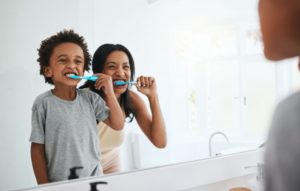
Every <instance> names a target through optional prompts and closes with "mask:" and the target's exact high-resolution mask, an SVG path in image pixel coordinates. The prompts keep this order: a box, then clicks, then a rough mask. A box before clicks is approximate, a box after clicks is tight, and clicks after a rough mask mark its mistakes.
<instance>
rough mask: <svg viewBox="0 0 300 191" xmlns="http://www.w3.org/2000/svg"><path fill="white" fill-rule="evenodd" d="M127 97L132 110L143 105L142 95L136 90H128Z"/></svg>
mask: <svg viewBox="0 0 300 191" xmlns="http://www.w3.org/2000/svg"><path fill="white" fill-rule="evenodd" d="M129 99H130V102H131V104H132V107H133V109H134V110H138V108H141V106H144V105H145V102H144V101H143V99H142V97H141V96H140V95H139V94H138V93H137V92H134V91H132V90H130V91H129Z"/></svg>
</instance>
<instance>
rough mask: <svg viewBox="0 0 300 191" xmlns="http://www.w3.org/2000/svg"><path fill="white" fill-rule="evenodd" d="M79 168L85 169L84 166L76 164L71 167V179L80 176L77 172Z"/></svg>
mask: <svg viewBox="0 0 300 191" xmlns="http://www.w3.org/2000/svg"><path fill="white" fill-rule="evenodd" d="M77 169H83V167H82V166H74V167H72V168H70V175H69V177H68V179H69V180H71V179H76V178H79V176H78V175H77V174H76V170H77Z"/></svg>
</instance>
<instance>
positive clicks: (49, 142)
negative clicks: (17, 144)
mask: <svg viewBox="0 0 300 191" xmlns="http://www.w3.org/2000/svg"><path fill="white" fill-rule="evenodd" d="M108 115H109V109H108V107H107V106H106V105H105V102H104V101H103V99H102V98H101V97H100V96H99V95H97V94H96V93H94V92H92V91H90V90H87V89H85V90H81V89H78V90H77V96H76V98H75V100H73V101H66V100H62V99H60V98H58V97H56V96H55V95H53V94H52V92H51V91H47V92H45V93H43V94H41V95H39V96H38V97H37V98H36V100H35V102H34V104H33V107H32V131H31V136H30V141H31V142H33V143H39V144H45V154H46V163H47V170H48V177H49V181H50V182H54V181H61V180H67V179H68V176H69V174H70V170H69V169H70V168H72V167H75V166H82V167H83V169H80V170H78V171H77V172H78V173H77V174H78V175H79V177H80V178H81V177H87V176H94V175H99V174H101V173H102V167H101V165H100V162H99V161H100V153H99V148H98V147H99V138H98V132H97V122H96V120H99V121H103V120H105V119H106V118H107V117H108Z"/></svg>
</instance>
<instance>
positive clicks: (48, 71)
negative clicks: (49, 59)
mask: <svg viewBox="0 0 300 191" xmlns="http://www.w3.org/2000/svg"><path fill="white" fill-rule="evenodd" d="M43 73H44V76H46V77H48V78H50V77H52V70H51V68H50V67H49V66H45V67H44V68H43Z"/></svg>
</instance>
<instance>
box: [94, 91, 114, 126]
mask: <svg viewBox="0 0 300 191" xmlns="http://www.w3.org/2000/svg"><path fill="white" fill-rule="evenodd" d="M92 100H93V103H92V105H93V106H94V110H95V116H96V119H97V120H99V121H103V120H105V119H107V117H108V116H109V114H110V110H109V108H108V107H107V106H106V103H105V101H104V100H103V99H102V98H101V97H100V96H99V95H98V94H96V93H93V99H92Z"/></svg>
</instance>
